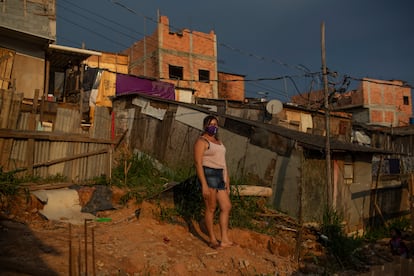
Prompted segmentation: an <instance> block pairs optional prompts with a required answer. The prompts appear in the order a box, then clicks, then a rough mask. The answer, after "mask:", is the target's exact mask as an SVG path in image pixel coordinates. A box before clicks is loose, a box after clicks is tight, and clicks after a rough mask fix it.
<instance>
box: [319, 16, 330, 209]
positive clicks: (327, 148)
mask: <svg viewBox="0 0 414 276" xmlns="http://www.w3.org/2000/svg"><path fill="white" fill-rule="evenodd" d="M321 49H322V53H321V54H322V75H323V90H324V95H325V130H326V134H325V141H326V143H325V156H326V200H327V206H328V207H331V205H332V181H331V179H332V178H331V177H332V176H331V141H330V118H329V116H330V114H329V89H328V72H327V69H326V49H325V22H323V21H322V24H321Z"/></svg>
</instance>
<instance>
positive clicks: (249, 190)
mask: <svg viewBox="0 0 414 276" xmlns="http://www.w3.org/2000/svg"><path fill="white" fill-rule="evenodd" d="M231 192H232V194H235V195H239V196H263V197H271V196H272V188H269V187H263V186H253V185H237V186H231Z"/></svg>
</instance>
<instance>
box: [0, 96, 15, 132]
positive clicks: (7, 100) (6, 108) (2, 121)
mask: <svg viewBox="0 0 414 276" xmlns="http://www.w3.org/2000/svg"><path fill="white" fill-rule="evenodd" d="M2 96H3V100H2V106H1V111H0V128H7V123H8V120H9V113H10V107H11V103H12V98H13V91H11V90H3V93H2Z"/></svg>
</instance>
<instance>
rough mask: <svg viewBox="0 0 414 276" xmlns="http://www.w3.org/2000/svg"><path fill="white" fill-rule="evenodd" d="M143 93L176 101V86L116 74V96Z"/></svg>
mask: <svg viewBox="0 0 414 276" xmlns="http://www.w3.org/2000/svg"><path fill="white" fill-rule="evenodd" d="M135 93H143V94H147V95H150V96H156V97H161V98H164V99H169V100H175V92H174V84H171V83H168V82H162V81H155V80H147V79H142V78H139V77H135V76H130V75H124V74H116V95H117V96H120V95H129V94H135Z"/></svg>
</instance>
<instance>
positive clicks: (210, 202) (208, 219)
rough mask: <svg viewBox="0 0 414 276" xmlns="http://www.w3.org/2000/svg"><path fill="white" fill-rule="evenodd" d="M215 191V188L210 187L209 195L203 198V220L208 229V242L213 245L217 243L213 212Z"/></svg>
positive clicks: (214, 208)
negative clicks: (204, 205)
mask: <svg viewBox="0 0 414 276" xmlns="http://www.w3.org/2000/svg"><path fill="white" fill-rule="evenodd" d="M216 195H217V192H216V190H215V189H210V195H209V196H208V197H207V198H205V199H204V202H205V204H206V211H205V214H204V222H205V224H206V228H207V231H208V235H209V239H210V243H211V244H213V245H216V244H218V241H217V238H216V235H215V233H214V213H215V211H216V207H217V202H216V201H217V197H216Z"/></svg>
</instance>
